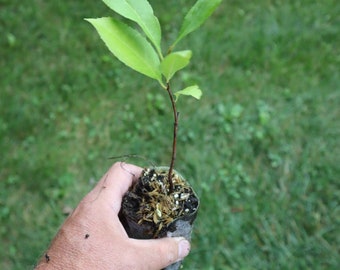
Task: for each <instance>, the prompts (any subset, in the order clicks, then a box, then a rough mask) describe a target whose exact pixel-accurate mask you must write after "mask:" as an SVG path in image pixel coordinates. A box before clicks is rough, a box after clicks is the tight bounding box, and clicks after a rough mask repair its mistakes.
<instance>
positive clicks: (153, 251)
mask: <svg viewBox="0 0 340 270" xmlns="http://www.w3.org/2000/svg"><path fill="white" fill-rule="evenodd" d="M131 240H132V241H134V242H135V243H134V244H135V247H136V253H135V262H136V263H137V261H138V264H139V266H138V269H150V270H159V269H162V268H165V267H167V266H168V265H171V264H173V263H175V262H178V261H180V260H182V259H184V257H186V256H187V255H188V254H189V251H190V243H189V241H188V240H186V239H185V238H183V237H173V238H171V237H165V238H161V239H151V240H136V239H131Z"/></svg>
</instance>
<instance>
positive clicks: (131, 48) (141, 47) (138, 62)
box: [85, 17, 162, 81]
mask: <svg viewBox="0 0 340 270" xmlns="http://www.w3.org/2000/svg"><path fill="white" fill-rule="evenodd" d="M85 20H87V21H88V22H90V23H91V24H92V25H93V26H94V27H95V28H96V30H97V31H98V33H99V35H100V37H101V38H102V40H103V41H104V42H105V44H106V46H107V47H108V48H109V50H110V51H111V52H112V53H113V54H114V55H115V56H116V57H117V58H118V59H119V60H120V61H121V62H123V63H124V64H125V65H127V66H129V67H130V68H132V69H134V70H136V71H138V72H140V73H142V74H144V75H146V76H148V77H150V78H153V79H156V80H158V81H161V79H162V75H161V73H160V71H159V65H160V60H159V58H158V55H157V53H156V51H155V50H154V48H153V47H152V46H151V44H150V43H149V42H148V41H147V40H146V38H145V37H143V36H142V35H141V34H140V33H139V32H138V31H136V30H134V29H132V28H130V27H129V26H127V25H126V24H124V23H122V22H119V21H117V20H115V19H113V18H108V17H105V18H97V19H85Z"/></svg>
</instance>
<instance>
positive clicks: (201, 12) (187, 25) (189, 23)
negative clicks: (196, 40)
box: [171, 0, 222, 48]
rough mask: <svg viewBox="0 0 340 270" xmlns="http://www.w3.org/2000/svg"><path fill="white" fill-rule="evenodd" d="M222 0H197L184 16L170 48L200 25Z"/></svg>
mask: <svg viewBox="0 0 340 270" xmlns="http://www.w3.org/2000/svg"><path fill="white" fill-rule="evenodd" d="M221 2H222V0H198V1H197V2H196V4H195V5H194V6H193V7H192V8H191V9H190V10H189V12H188V14H187V15H186V16H185V18H184V21H183V24H182V27H181V29H180V31H179V34H178V37H177V39H176V41H175V42H174V44H173V45H172V46H171V47H172V48H173V47H174V46H175V45H176V44H177V43H178V42H179V41H180V40H181V39H182V38H184V37H185V36H187V35H188V34H190V33H191V32H193V31H194V30H196V29H197V28H198V27H200V26H201V25H202V24H203V23H204V22H205V21H206V20H207V19H208V18H209V16H210V15H211V14H212V13H213V12H214V10H215V9H216V8H217V6H218V5H219V4H220V3H221Z"/></svg>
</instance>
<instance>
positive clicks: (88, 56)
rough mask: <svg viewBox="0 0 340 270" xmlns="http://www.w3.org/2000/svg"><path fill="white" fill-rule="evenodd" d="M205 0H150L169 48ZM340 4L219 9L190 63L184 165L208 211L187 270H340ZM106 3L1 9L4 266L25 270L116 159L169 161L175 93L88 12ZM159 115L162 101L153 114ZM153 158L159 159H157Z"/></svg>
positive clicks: (196, 39) (0, 4) (183, 108)
mask: <svg viewBox="0 0 340 270" xmlns="http://www.w3.org/2000/svg"><path fill="white" fill-rule="evenodd" d="M193 2H194V1H174V0H171V1H165V2H163V1H161V2H160V1H151V3H152V4H153V6H154V9H155V12H156V14H157V16H159V17H160V20H161V23H162V24H163V25H165V27H164V28H163V32H164V35H165V36H166V37H167V39H168V40H169V43H170V42H171V41H173V38H174V36H175V35H176V31H175V30H174V29H177V28H178V26H179V21H180V18H181V17H182V16H183V14H184V13H185V11H186V10H187V9H188V7H189V6H190V5H191V4H192V3H193ZM339 12H340V5H339V3H338V2H337V1H335V0H325V1H300V0H298V1H284V0H278V1H265V0H256V1H232V0H230V1H224V2H223V3H222V5H221V7H220V8H219V10H218V11H217V12H216V13H215V14H214V16H213V17H212V18H211V19H210V20H209V21H208V22H207V23H206V24H205V25H204V27H203V28H202V29H201V30H200V31H198V32H195V33H194V34H192V35H190V36H189V37H188V38H187V39H186V40H185V41H184V42H183V44H181V46H180V47H179V49H186V48H191V49H192V50H193V53H194V55H193V61H192V64H191V66H190V68H189V69H188V70H187V71H185V72H184V73H183V74H182V76H181V77H180V78H178V81H177V82H176V83H175V85H174V87H181V86H182V85H184V84H185V83H190V82H197V83H198V84H199V85H200V86H201V88H202V89H203V90H205V91H204V96H203V98H202V100H201V101H200V102H197V101H195V100H190V99H184V98H183V99H182V100H180V101H179V103H178V106H179V110H180V112H181V119H180V120H181V122H180V131H179V133H180V138H179V146H178V147H179V149H178V158H177V166H176V168H177V169H178V170H179V171H181V172H182V173H183V174H184V175H185V176H187V178H188V180H189V181H190V182H191V183H192V185H193V186H194V187H195V189H196V191H197V193H198V194H199V196H200V198H201V209H200V212H199V216H198V218H197V223H196V226H195V231H194V235H193V248H192V252H191V254H190V256H189V257H188V258H187V259H186V260H185V264H184V266H185V267H184V269H208V270H210V269H211V270H212V269H338V267H339V264H340V263H339V262H340V255H339V247H340V233H339V228H340V208H339V198H340V190H339V180H340V170H339V167H340V166H339V164H340V158H339V156H340V151H339V149H340V145H339V137H340V124H339V119H340V109H339V104H340V89H339V85H340V78H339V64H340V63H339V62H340V58H339V55H340V50H339V48H340V42H339V36H340V33H339V32H340V31H339V25H340V24H339V23H340V21H339V17H338V14H339ZM110 14H112V13H111V12H110V10H109V9H108V8H106V6H105V5H104V4H102V3H101V1H99V0H98V1H87V2H86V3H85V1H41V0H31V1H18V0H0V32H1V36H0V48H1V50H0V149H1V152H2V157H1V158H0V223H1V226H0V242H1V244H0V268H1V269H30V268H32V266H33V265H34V263H35V262H36V260H37V259H38V257H39V256H40V255H41V254H42V253H43V251H44V249H45V248H46V247H47V245H48V243H49V241H50V240H51V239H52V237H53V236H54V234H55V232H56V231H57V229H58V227H59V226H60V224H61V222H62V221H63V220H64V218H65V217H64V215H63V213H62V212H63V208H64V207H66V206H70V207H74V206H75V205H76V204H77V202H78V201H79V200H80V199H81V198H82V197H83V196H84V195H85V194H86V192H87V191H89V190H90V189H91V187H92V185H93V183H94V182H95V181H96V180H97V179H99V178H100V177H101V175H102V174H103V173H104V172H105V171H106V169H107V168H108V167H109V166H110V164H111V163H112V161H111V160H108V159H107V158H108V157H110V156H117V155H122V154H138V155H141V156H144V157H145V160H143V159H137V160H134V159H131V160H129V161H130V162H133V163H137V164H139V165H141V166H147V165H149V164H150V161H152V162H155V163H156V164H159V165H163V164H168V163H169V159H170V146H171V128H172V120H171V111H170V106H169V103H168V100H167V96H166V93H163V92H162V90H161V89H160V88H159V87H158V85H157V84H155V83H153V82H152V81H151V80H149V79H146V78H143V77H142V76H140V75H138V74H137V73H135V72H133V71H129V70H128V69H127V68H126V67H125V66H123V65H122V64H120V63H119V62H118V61H116V60H115V59H114V58H113V57H111V55H110V54H109V52H108V50H107V49H106V48H105V46H104V45H103V44H102V42H101V41H100V40H99V38H98V36H97V34H96V33H95V32H94V30H93V28H92V27H91V26H90V25H89V24H88V23H86V22H85V21H84V20H83V18H85V17H96V16H98V17H99V16H106V15H110ZM155 105H156V106H155ZM149 160H150V161H149Z"/></svg>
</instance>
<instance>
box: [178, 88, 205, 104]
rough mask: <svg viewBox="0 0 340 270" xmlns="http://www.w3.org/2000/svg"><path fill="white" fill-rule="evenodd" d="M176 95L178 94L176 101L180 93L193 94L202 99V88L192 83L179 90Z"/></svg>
mask: <svg viewBox="0 0 340 270" xmlns="http://www.w3.org/2000/svg"><path fill="white" fill-rule="evenodd" d="M174 95H175V96H176V101H177V99H178V97H179V96H180V95H185V96H192V97H194V98H196V99H200V98H201V96H202V90H201V89H199V87H198V86H197V85H192V86H189V87H187V88H185V89H183V90H180V91H177V92H176V93H174Z"/></svg>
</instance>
